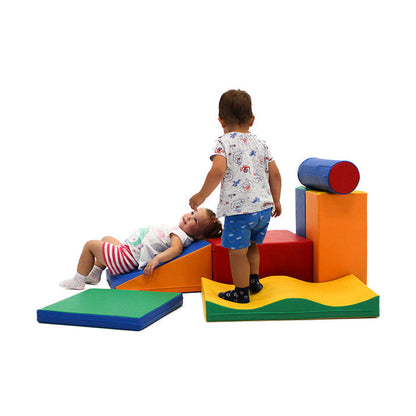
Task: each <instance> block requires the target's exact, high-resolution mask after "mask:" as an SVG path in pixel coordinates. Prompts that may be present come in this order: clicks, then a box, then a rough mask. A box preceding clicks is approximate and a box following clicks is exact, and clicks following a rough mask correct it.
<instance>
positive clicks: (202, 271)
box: [107, 241, 212, 292]
mask: <svg viewBox="0 0 416 416" xmlns="http://www.w3.org/2000/svg"><path fill="white" fill-rule="evenodd" d="M201 277H207V278H209V279H210V278H211V277H212V250H211V244H209V243H208V242H206V241H196V242H194V243H192V244H191V245H190V246H188V247H186V248H185V249H184V250H183V252H182V254H181V255H180V256H179V257H176V258H175V259H173V260H170V261H169V262H166V263H164V264H161V265H159V266H158V267H157V268H156V269H155V270H154V271H153V274H152V275H151V276H149V277H145V276H144V275H143V270H135V271H133V272H130V273H126V274H121V275H117V276H113V275H110V274H109V273H108V271H107V281H108V283H109V285H110V287H111V288H112V289H122V290H147V291H157V292H200V291H201Z"/></svg>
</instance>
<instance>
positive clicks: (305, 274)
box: [209, 230, 312, 283]
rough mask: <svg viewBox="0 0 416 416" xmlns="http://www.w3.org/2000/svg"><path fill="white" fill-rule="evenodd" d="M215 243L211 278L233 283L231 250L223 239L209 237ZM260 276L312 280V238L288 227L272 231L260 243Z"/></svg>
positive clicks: (213, 244)
mask: <svg viewBox="0 0 416 416" xmlns="http://www.w3.org/2000/svg"><path fill="white" fill-rule="evenodd" d="M209 241H210V243H211V244H212V279H213V280H215V281H216V282H221V283H232V281H233V278H232V275H231V268H230V258H229V254H228V249H226V248H224V247H222V245H221V239H220V238H216V239H212V240H209ZM259 253H260V273H259V277H260V278H261V277H265V276H271V275H286V276H291V277H296V278H297V279H301V280H305V281H312V241H310V240H308V239H306V238H304V237H301V236H299V235H296V234H294V233H292V232H290V231H287V230H269V231H267V234H266V237H265V239H264V242H263V244H261V245H259Z"/></svg>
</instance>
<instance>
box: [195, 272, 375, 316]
mask: <svg viewBox="0 0 416 416" xmlns="http://www.w3.org/2000/svg"><path fill="white" fill-rule="evenodd" d="M261 282H262V283H263V290H262V291H261V292H259V293H258V294H255V295H250V302H249V303H245V304H241V303H233V302H229V301H226V300H223V299H221V298H219V297H218V293H219V292H223V291H226V290H230V289H233V288H234V286H232V285H226V284H223V283H218V282H214V281H212V280H209V279H205V278H202V285H201V286H202V298H203V303H204V308H205V318H206V320H207V321H208V322H214V321H257V320H286V319H329V318H373V317H378V316H379V315H380V308H379V299H380V298H379V296H378V295H377V294H376V293H375V292H373V291H372V290H371V289H370V288H368V287H367V286H366V285H365V284H364V283H363V282H362V281H361V280H360V279H358V278H357V277H356V276H354V275H352V274H351V275H348V276H345V277H342V278H340V279H336V280H332V281H329V282H322V283H311V282H305V281H302V280H298V279H295V278H292V277H288V276H270V277H266V278H264V279H261Z"/></svg>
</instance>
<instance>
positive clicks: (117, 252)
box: [103, 241, 138, 276]
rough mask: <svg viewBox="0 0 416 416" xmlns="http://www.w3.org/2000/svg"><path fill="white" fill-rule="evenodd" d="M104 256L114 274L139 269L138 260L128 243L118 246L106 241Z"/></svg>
mask: <svg viewBox="0 0 416 416" xmlns="http://www.w3.org/2000/svg"><path fill="white" fill-rule="evenodd" d="M103 256H104V260H105V265H106V266H107V267H108V270H109V271H110V274H112V275H113V276H114V275H118V274H123V273H129V272H131V271H133V270H135V269H137V266H138V264H137V261H136V260H135V258H134V257H133V254H131V251H130V247H129V246H128V245H127V244H121V245H119V246H116V245H114V244H111V243H108V242H106V241H104V244H103Z"/></svg>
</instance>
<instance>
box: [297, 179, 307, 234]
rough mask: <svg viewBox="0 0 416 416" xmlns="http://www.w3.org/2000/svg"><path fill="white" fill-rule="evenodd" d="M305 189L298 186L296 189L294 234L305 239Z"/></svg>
mask: <svg viewBox="0 0 416 416" xmlns="http://www.w3.org/2000/svg"><path fill="white" fill-rule="evenodd" d="M307 189H308V188H306V187H305V186H298V187H297V188H296V191H295V192H296V194H295V197H296V200H295V202H296V234H297V235H300V236H302V237H306V190H307Z"/></svg>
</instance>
